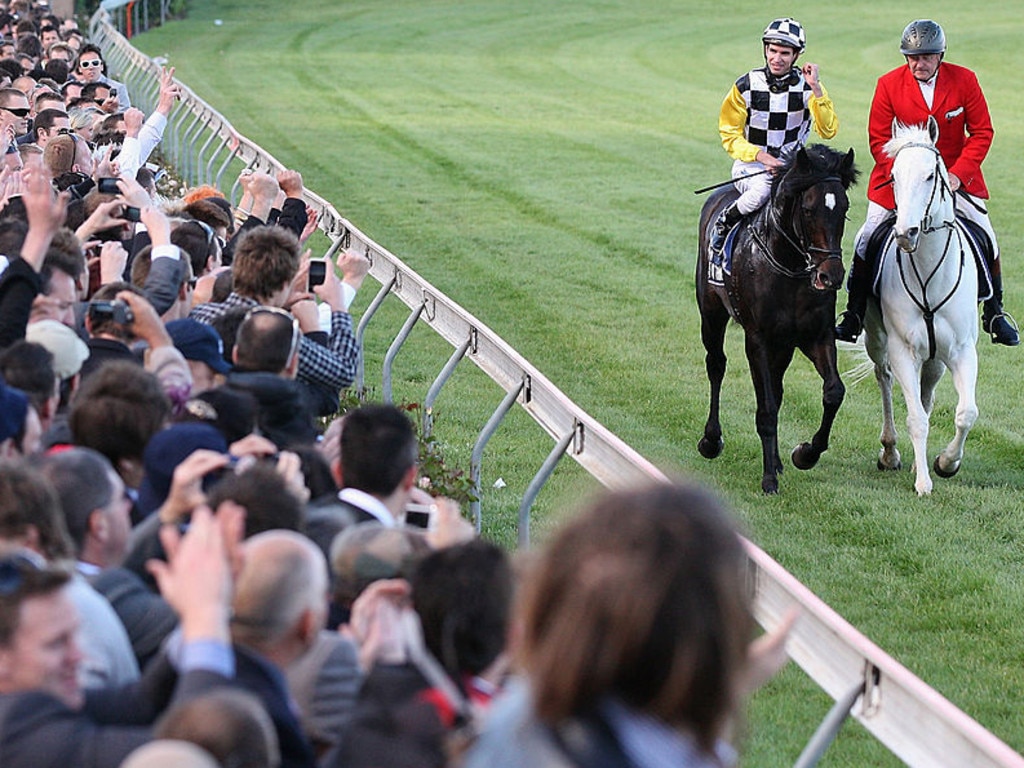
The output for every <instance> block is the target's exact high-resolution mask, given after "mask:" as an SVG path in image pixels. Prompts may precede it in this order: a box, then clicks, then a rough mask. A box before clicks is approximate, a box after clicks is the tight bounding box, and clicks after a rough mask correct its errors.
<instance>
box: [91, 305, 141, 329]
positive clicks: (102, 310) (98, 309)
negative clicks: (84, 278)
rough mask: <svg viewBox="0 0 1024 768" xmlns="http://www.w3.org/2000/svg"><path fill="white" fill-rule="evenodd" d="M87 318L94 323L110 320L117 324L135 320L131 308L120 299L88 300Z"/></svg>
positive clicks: (128, 323) (129, 322) (125, 323)
mask: <svg viewBox="0 0 1024 768" xmlns="http://www.w3.org/2000/svg"><path fill="white" fill-rule="evenodd" d="M89 319H90V320H92V322H94V323H95V322H103V321H105V320H110V321H112V322H114V323H117V324H118V325H131V324H132V323H133V322H135V315H134V313H133V312H132V308H131V307H129V306H128V304H127V303H125V302H124V301H122V300H121V299H114V300H113V301H90V302H89Z"/></svg>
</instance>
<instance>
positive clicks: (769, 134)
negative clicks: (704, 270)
mask: <svg viewBox="0 0 1024 768" xmlns="http://www.w3.org/2000/svg"><path fill="white" fill-rule="evenodd" d="M761 42H762V43H763V44H764V61H765V66H763V67H760V68H758V69H752V70H751V71H750V72H747V73H746V74H745V75H743V76H742V77H740V78H739V79H738V80H737V81H736V82H735V83H733V86H732V88H731V89H730V90H729V94H728V95H727V96H726V97H725V100H724V101H723V102H722V110H721V112H720V113H719V116H718V133H719V134H720V135H721V137H722V146H723V147H725V151H726V152H728V153H729V156H730V157H732V158H733V159H734V160H735V162H734V163H733V166H732V177H733V179H734V180H735V185H736V188H737V189H738V190H739V191H740V196H739V198H738V199H737V200H736V202H734V203H733V204H732V205H730V206H729V207H728V208H726V209H725V210H724V211H722V212H721V213H720V214H719V216H718V219H717V220H716V221H715V225H714V232H713V234H712V240H711V245H710V248H711V254H710V256H711V260H712V261H713V262H714V263H716V264H717V263H720V262H721V255H722V247H723V246H724V245H725V236H726V235H727V234H728V232H729V230H730V229H732V227H733V226H734V225H735V224H736V223H737V222H738V221H739V220H740V218H741V217H742V216H744V215H746V214H748V213H752V212H753V211H756V210H757V209H758V208H760V207H761V206H762V205H764V203H765V201H767V200H768V197H769V196H770V194H771V184H772V182H771V175H772V173H773V172H774V171H775V169H776V168H779V167H781V166H782V165H784V162H783V161H782V160H780V159H779V158H781V157H784V156H786V155H788V154H789V153H791V152H793V151H795V150H796V149H798V148H799V147H802V146H803V145H804V144H806V143H807V137H808V135H809V134H810V130H811V128H812V127H813V128H814V132H815V133H817V134H818V135H819V136H821V137H822V138H823V139H831V138H832V137H833V136H835V135H836V131H837V130H839V119H838V118H837V117H836V113H835V109H834V108H833V106H832V100H831V99H829V97H828V93H826V91H825V88H824V87H823V86H822V85H821V82H820V81H819V80H818V65H817V64H811V63H807V64H804V65H803V66H802V67H797V66H796V60H797V58H798V57H799V56H800V54H801V53H803V50H804V45H805V38H804V29H803V27H802V26H801V25H800V23H799V22H798V21H795V20H794V19H788V18H786V19H775V21H773V22H772V23H771V24H769V25H768V26H767V27H766V28H765V30H764V34H763V35H762V36H761Z"/></svg>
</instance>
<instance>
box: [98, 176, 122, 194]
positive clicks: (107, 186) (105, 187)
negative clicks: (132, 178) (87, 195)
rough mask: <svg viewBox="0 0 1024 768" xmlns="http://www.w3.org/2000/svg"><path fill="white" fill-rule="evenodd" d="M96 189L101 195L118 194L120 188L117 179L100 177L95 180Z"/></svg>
mask: <svg viewBox="0 0 1024 768" xmlns="http://www.w3.org/2000/svg"><path fill="white" fill-rule="evenodd" d="M96 191H97V192H99V193H100V194H101V195H120V194H121V190H120V189H118V186H117V179H115V178H106V179H100V180H99V181H97V182H96Z"/></svg>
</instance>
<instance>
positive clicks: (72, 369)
mask: <svg viewBox="0 0 1024 768" xmlns="http://www.w3.org/2000/svg"><path fill="white" fill-rule="evenodd" d="M25 339H26V340H28V341H31V342H33V343H34V344H39V345H40V346H42V347H46V349H47V350H49V352H50V354H51V355H53V370H54V373H56V374H57V377H58V378H59V379H61V380H62V381H63V380H64V379H70V378H71V377H72V376H74V375H75V374H76V373H78V372H79V371H80V370H82V363H84V362H85V361H86V359H87V358H88V357H89V347H88V346H86V344H85V342H84V341H82V339H81V337H80V336H79V335H78V334H77V333H75V332H74V331H73V330H71V329H70V328H68V327H67V326H66V325H64V323H61V322H58V321H57V320H39V321H37V322H34V323H29V325H28V327H27V328H26V329H25Z"/></svg>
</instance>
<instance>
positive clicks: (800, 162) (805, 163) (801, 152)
mask: <svg viewBox="0 0 1024 768" xmlns="http://www.w3.org/2000/svg"><path fill="white" fill-rule="evenodd" d="M810 165H811V161H810V158H808V157H807V149H806V148H805V147H800V149H798V150H797V151H796V157H795V158H794V161H793V167H794V168H796V169H797V170H799V171H801V172H806V171H808V170H809V169H810Z"/></svg>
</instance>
